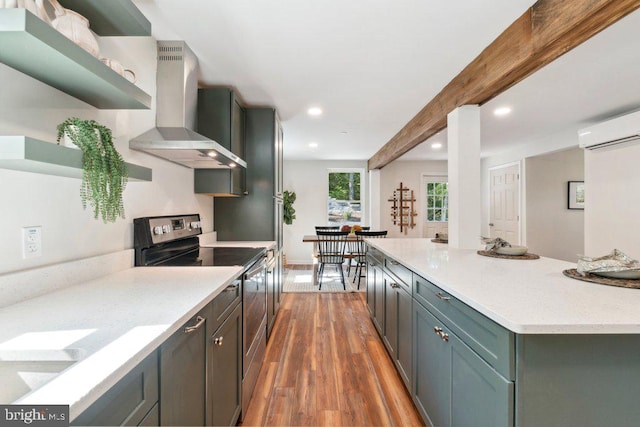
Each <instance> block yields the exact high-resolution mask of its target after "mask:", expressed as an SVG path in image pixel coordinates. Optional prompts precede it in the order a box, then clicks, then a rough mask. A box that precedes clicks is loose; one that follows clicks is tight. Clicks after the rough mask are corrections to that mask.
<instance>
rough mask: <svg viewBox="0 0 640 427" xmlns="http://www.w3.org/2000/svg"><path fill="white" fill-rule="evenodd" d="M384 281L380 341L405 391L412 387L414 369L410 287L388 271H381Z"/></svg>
mask: <svg viewBox="0 0 640 427" xmlns="http://www.w3.org/2000/svg"><path fill="white" fill-rule="evenodd" d="M383 282H384V291H385V295H384V319H385V321H384V336H383V342H384V344H385V346H386V347H387V350H388V352H389V355H390V356H391V359H392V360H393V362H394V363H395V365H396V368H397V369H398V373H400V377H401V378H402V380H403V381H404V384H405V386H406V387H407V390H411V372H412V369H413V367H412V365H413V364H412V360H413V354H412V349H413V334H412V331H413V324H412V317H411V316H412V310H411V306H412V297H411V288H410V285H409V284H407V283H404V282H403V281H401V280H399V279H397V278H395V277H393V276H392V275H390V274H389V273H383ZM409 283H411V282H409Z"/></svg>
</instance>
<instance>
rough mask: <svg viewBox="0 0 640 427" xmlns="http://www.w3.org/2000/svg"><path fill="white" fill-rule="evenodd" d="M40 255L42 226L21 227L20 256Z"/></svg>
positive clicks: (33, 256) (31, 256) (32, 256)
mask: <svg viewBox="0 0 640 427" xmlns="http://www.w3.org/2000/svg"><path fill="white" fill-rule="evenodd" d="M39 256H42V227H41V226H36V227H24V228H23V229H22V258H24V259H27V258H35V257H39Z"/></svg>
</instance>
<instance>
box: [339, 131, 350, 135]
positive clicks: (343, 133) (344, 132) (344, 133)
mask: <svg viewBox="0 0 640 427" xmlns="http://www.w3.org/2000/svg"><path fill="white" fill-rule="evenodd" d="M340 133H341V134H342V135H346V134H348V133H349V132H347V131H346V130H343V131H342V132H340Z"/></svg>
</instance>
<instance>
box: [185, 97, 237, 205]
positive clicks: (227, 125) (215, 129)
mask: <svg viewBox="0 0 640 427" xmlns="http://www.w3.org/2000/svg"><path fill="white" fill-rule="evenodd" d="M197 131H198V133H200V134H202V135H204V136H206V137H207V138H211V139H212V140H214V141H216V142H217V143H218V144H220V145H222V146H223V147H224V148H226V149H227V150H229V151H231V152H232V153H233V154H235V155H237V156H238V157H240V158H241V159H243V160H245V148H244V147H245V109H244V108H243V107H242V106H241V105H240V103H239V101H238V99H237V97H236V95H235V93H234V92H233V90H232V89H231V88H224V87H220V88H201V89H198V125H197ZM245 176H246V171H245V169H244V168H241V167H236V168H231V169H227V168H223V169H195V170H194V181H195V182H194V191H195V193H198V194H209V195H212V196H214V197H215V196H218V197H239V196H242V195H243V194H244V192H245V188H246V182H245V179H246V178H245Z"/></svg>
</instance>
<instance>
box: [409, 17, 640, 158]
mask: <svg viewBox="0 0 640 427" xmlns="http://www.w3.org/2000/svg"><path fill="white" fill-rule="evenodd" d="M639 40H640V10H638V11H636V12H634V13H632V14H631V15H629V16H627V17H625V18H624V19H622V20H621V21H619V22H617V23H616V24H614V25H613V26H611V27H609V28H608V29H606V30H604V31H603V32H601V33H600V34H597V35H596V36H594V37H592V38H591V39H589V40H587V41H586V42H585V43H583V44H582V45H580V46H578V47H577V48H575V49H574V50H572V51H570V52H569V53H567V54H566V55H564V56H562V57H560V58H558V59H557V60H556V61H554V62H552V63H551V64H549V65H547V66H546V67H545V68H543V69H542V70H540V71H538V72H537V73H535V74H534V75H532V76H530V77H529V78H527V79H525V80H524V81H522V82H521V83H519V84H517V85H516V86H514V87H512V88H510V89H509V90H507V91H506V92H504V93H502V94H501V95H499V96H498V97H496V98H494V99H492V100H491V101H489V102H488V103H486V104H485V105H483V106H482V108H481V123H482V155H483V156H484V157H486V156H489V155H494V154H496V153H499V152H500V151H504V150H506V149H514V148H516V147H519V146H523V145H526V144H535V143H539V142H541V141H542V140H544V139H545V137H549V136H551V135H554V134H564V135H570V137H571V138H575V145H577V144H578V134H577V131H578V130H579V129H581V128H584V127H586V126H588V125H590V124H593V123H596V122H598V121H602V120H605V119H608V118H611V117H614V116H617V115H620V114H623V113H626V112H629V111H632V110H637V109H638V108H640V78H638V71H639V70H640V44H639ZM500 106H509V107H511V108H512V110H513V111H512V113H511V114H510V115H509V116H507V117H500V118H499V117H495V116H494V114H493V111H494V109H495V108H497V107H500ZM434 141H439V142H442V143H443V147H442V148H441V149H440V150H438V151H434V150H432V149H431V148H430V145H431V142H434ZM401 159H402V160H415V159H446V130H445V131H443V132H441V135H436V136H434V137H432V138H430V139H429V140H428V141H426V142H425V143H423V144H421V145H419V146H418V147H416V148H414V149H413V150H411V151H410V152H408V153H407V154H405V155H404V156H402V157H401Z"/></svg>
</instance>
